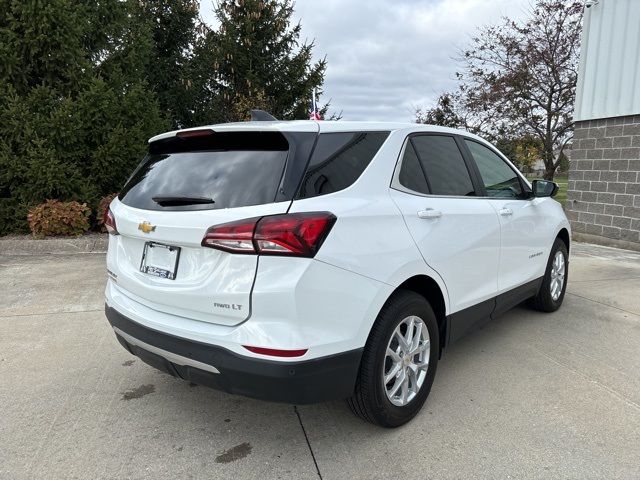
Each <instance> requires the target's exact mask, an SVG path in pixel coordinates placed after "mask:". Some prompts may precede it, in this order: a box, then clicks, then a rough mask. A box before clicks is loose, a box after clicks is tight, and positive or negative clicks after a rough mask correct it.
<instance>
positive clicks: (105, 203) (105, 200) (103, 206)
mask: <svg viewBox="0 0 640 480" xmlns="http://www.w3.org/2000/svg"><path fill="white" fill-rule="evenodd" d="M117 196H118V194H117V193H110V194H109V195H107V196H106V197H102V200H100V203H99V204H98V210H97V211H96V223H97V224H98V229H99V230H100V231H101V232H106V231H107V229H106V228H105V227H104V216H105V214H106V213H107V209H108V208H109V205H110V204H111V202H112V201H113V199H114V198H116V197H117Z"/></svg>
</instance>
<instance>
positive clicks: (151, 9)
mask: <svg viewBox="0 0 640 480" xmlns="http://www.w3.org/2000/svg"><path fill="white" fill-rule="evenodd" d="M140 8H141V10H142V17H143V20H144V21H146V22H149V25H150V26H151V34H152V39H153V44H152V53H151V59H152V61H151V62H149V64H148V69H147V70H148V71H147V79H148V81H149V83H150V85H151V87H152V88H153V90H154V91H155V92H156V95H157V97H158V101H159V103H160V108H161V110H162V112H163V114H164V115H165V116H166V117H167V118H169V119H170V120H171V122H172V124H173V127H174V128H184V127H190V126H193V116H194V105H193V104H194V102H196V101H197V100H196V99H197V97H198V95H199V92H198V91H197V87H198V85H196V84H194V82H193V81H192V79H191V78H190V77H191V73H192V70H193V66H192V64H193V63H194V62H197V61H198V60H199V59H196V58H195V57H194V55H193V49H194V45H195V44H196V41H197V40H198V32H199V31H202V29H203V27H204V26H203V25H202V24H201V22H200V20H199V16H198V13H199V2H198V1H197V0H142V1H140Z"/></svg>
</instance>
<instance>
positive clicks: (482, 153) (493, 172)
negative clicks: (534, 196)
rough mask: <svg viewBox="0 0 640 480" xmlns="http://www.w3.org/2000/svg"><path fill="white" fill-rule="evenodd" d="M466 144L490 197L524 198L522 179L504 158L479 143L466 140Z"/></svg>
mask: <svg viewBox="0 0 640 480" xmlns="http://www.w3.org/2000/svg"><path fill="white" fill-rule="evenodd" d="M465 143H466V144H467V147H469V150H470V151H471V155H472V156H473V159H474V160H475V162H476V165H477V166H478V170H479V171H480V177H482V182H483V183H484V187H485V189H486V190H487V195H488V196H489V197H498V198H520V197H522V194H523V190H522V184H521V183H520V178H519V177H518V175H517V174H516V172H514V171H513V169H512V168H511V167H510V166H509V165H507V163H506V162H505V161H504V160H503V159H502V158H500V157H499V156H498V155H497V154H496V153H494V152H493V151H491V150H490V149H488V148H487V147H485V146H484V145H481V144H479V143H478V142H474V141H473V140H466V139H465Z"/></svg>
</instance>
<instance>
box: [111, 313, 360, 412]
mask: <svg viewBox="0 0 640 480" xmlns="http://www.w3.org/2000/svg"><path fill="white" fill-rule="evenodd" d="M105 314H106V316H107V319H108V320H109V323H111V326H112V327H113V329H114V331H115V333H116V337H117V338H118V341H119V342H120V343H121V344H122V345H123V346H124V347H125V348H126V349H127V350H128V351H129V352H130V353H132V354H133V355H136V356H138V357H139V358H140V359H141V360H142V361H144V362H146V363H148V364H149V365H151V366H153V367H155V368H157V369H159V370H162V371H164V372H167V373H169V374H171V375H173V376H175V377H178V378H182V379H184V380H188V381H191V382H194V383H197V384H200V385H206V386H208V387H212V388H215V389H218V390H223V391H225V392H227V393H233V394H238V395H244V396H247V397H252V398H257V399H260V400H268V401H273V402H283V403H291V404H299V405H300V404H309V403H318V402H324V401H328V400H336V399H341V398H347V397H349V396H351V394H352V393H353V389H354V386H355V381H356V377H357V374H358V369H359V367H360V358H361V356H362V349H356V350H351V351H347V352H343V353H339V354H335V355H329V356H325V357H320V358H315V359H311V360H303V361H299V362H278V361H272V360H262V359H256V358H251V357H244V356H242V355H238V354H237V353H234V352H231V351H229V350H227V349H225V348H222V347H219V346H216V345H209V344H205V343H200V342H196V341H194V340H188V339H186V338H182V337H176V336H174V335H170V334H167V333H163V332H160V331H157V330H153V329H150V328H147V327H145V326H143V325H141V324H139V323H137V322H134V321H133V320H131V319H129V318H127V317H126V316H124V315H122V314H121V313H120V312H118V311H117V310H115V309H114V308H111V307H109V306H105Z"/></svg>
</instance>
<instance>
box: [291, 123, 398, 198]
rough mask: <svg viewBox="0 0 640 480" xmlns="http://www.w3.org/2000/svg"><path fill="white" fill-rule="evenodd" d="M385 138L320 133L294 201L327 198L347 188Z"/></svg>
mask: <svg viewBox="0 0 640 480" xmlns="http://www.w3.org/2000/svg"><path fill="white" fill-rule="evenodd" d="M388 136H389V132H345V133H321V134H320V136H319V138H318V143H317V144H316V147H315V150H314V152H313V155H312V157H311V160H310V161H309V165H308V166H307V169H306V171H305V173H304V176H303V178H302V182H301V185H300V189H299V190H298V194H297V195H296V199H298V198H310V197H317V196H319V195H327V194H328V193H333V192H337V191H339V190H343V189H345V188H347V187H349V186H351V185H352V184H353V183H354V182H355V181H356V180H357V179H358V178H359V177H360V175H361V174H362V172H364V170H365V168H367V166H368V165H369V163H371V160H373V157H374V156H375V155H376V153H378V150H380V147H381V146H382V144H383V143H384V141H385V140H386V139H387V137H388Z"/></svg>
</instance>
